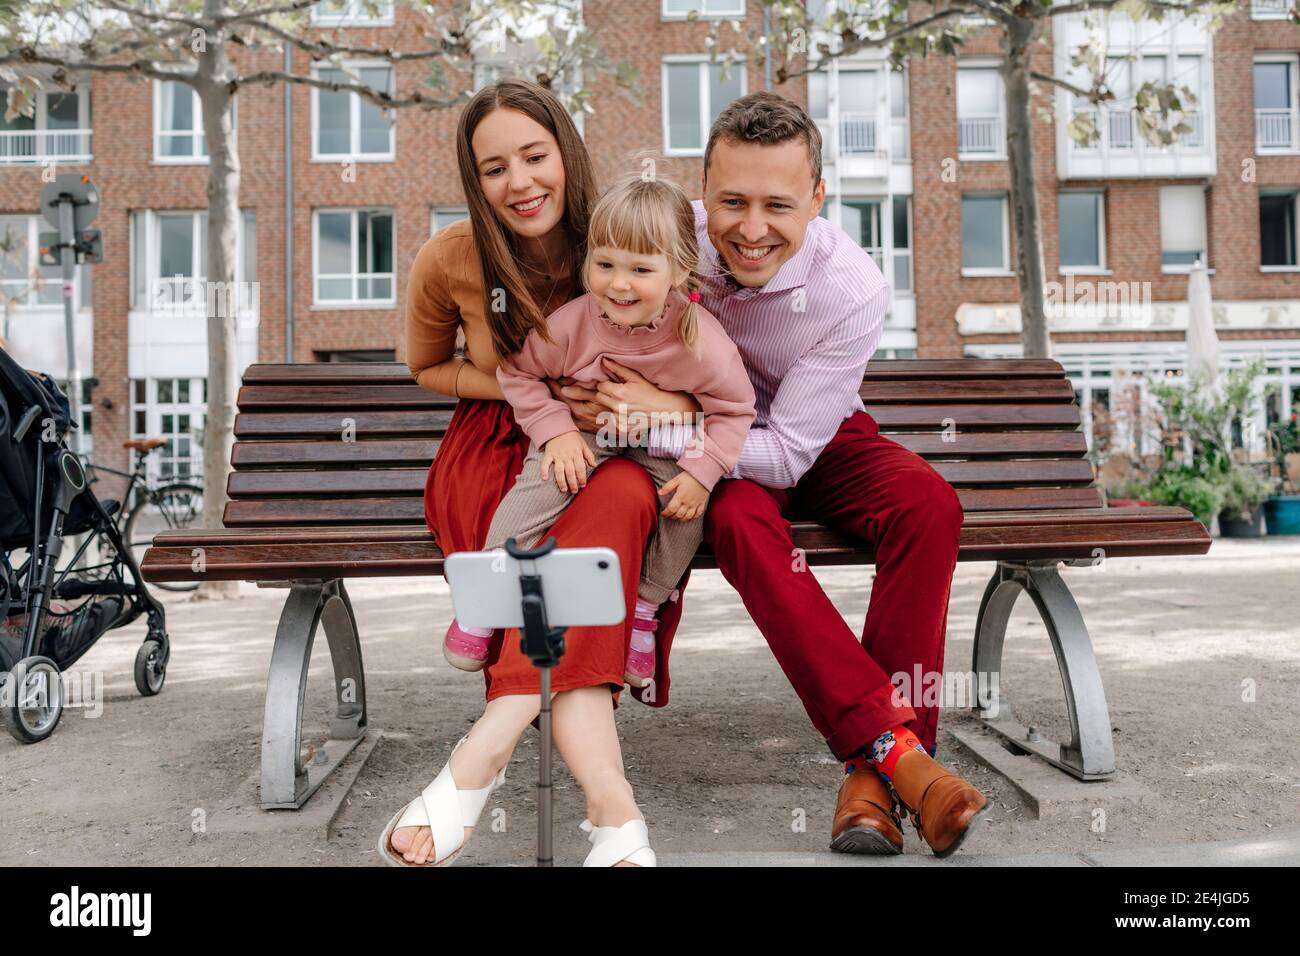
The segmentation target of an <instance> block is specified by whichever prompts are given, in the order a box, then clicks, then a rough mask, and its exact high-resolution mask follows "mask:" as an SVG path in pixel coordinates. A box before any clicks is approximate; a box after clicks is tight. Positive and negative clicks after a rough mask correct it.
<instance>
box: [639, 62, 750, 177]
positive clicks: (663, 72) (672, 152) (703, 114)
mask: <svg viewBox="0 0 1300 956" xmlns="http://www.w3.org/2000/svg"><path fill="white" fill-rule="evenodd" d="M682 63H695V64H698V70H699V85H700V103H699V107H700V114H699V115H700V133H701V136H700V145H699V146H698V147H690V148H685V147H673V146H671V145H670V140H669V138H668V67H669V66H670V65H675V64H682ZM719 65H720V64H716V63H710V62H709V58H708V57H707V56H695V55H693V54H689V53H685V54H683V53H676V54H669V55H668V56H665V57H664V58H663V62H662V63H661V64H660V68H659V89H661V90H663V96H662V97H661V99H662V100H663V103H662V109H661V110H660V112H661V113H662V114H663V116H662V121H663V138H664V155H665V156H703V155H704V150H705V148H706V147H707V146H708V143H709V127H710V126H711V125H712V123H711V121H709V120H708V119H707V117H708V115H709V73H708V71H709V68H710V67H711V66H719ZM730 68H731V69H732V70H735V71H736V72H737V73H739V74H740V93H739V94H738V95H737V97H736V98H737V99H739V98H740V97H741V96H744V95H745V94H746V93H747V92H748V91H749V82H748V81H749V78H748V76H747V75H746V74H747V68H746V62H745V61H744V60H739V61H737V62H735V63H732V64H731V67H730ZM724 108H725V107H724Z"/></svg>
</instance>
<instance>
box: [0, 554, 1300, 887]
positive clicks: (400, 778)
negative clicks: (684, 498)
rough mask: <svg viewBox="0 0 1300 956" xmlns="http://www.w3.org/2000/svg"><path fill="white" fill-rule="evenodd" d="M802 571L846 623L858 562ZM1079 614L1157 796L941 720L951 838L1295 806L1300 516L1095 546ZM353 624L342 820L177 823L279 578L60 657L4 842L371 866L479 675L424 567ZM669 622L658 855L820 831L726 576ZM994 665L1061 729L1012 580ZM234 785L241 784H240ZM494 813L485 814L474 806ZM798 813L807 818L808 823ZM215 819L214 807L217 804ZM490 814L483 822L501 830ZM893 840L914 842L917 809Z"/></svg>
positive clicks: (643, 736)
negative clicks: (980, 760)
mask: <svg viewBox="0 0 1300 956" xmlns="http://www.w3.org/2000/svg"><path fill="white" fill-rule="evenodd" d="M991 571H992V565H988V564H967V565H962V566H960V567H959V568H958V572H957V578H956V582H955V585H954V592H953V599H952V604H951V611H950V618H949V637H948V650H947V658H946V659H947V666H948V667H949V668H950V669H958V670H964V669H965V668H966V667H968V666H969V661H970V650H971V648H970V644H971V642H970V634H971V631H972V629H973V626H974V620H975V613H976V610H977V608H978V605H979V598H980V595H981V593H982V590H983V586H984V583H985V581H986V580H987V578H988V576H989V574H990V573H991ZM816 574H817V577H818V579H819V580H820V581H822V583H823V585H824V586H825V588H826V590H827V592H828V593H829V594H830V595H831V596H832V598H833V599H834V600H835V602H836V604H837V606H839V607H840V609H841V611H842V612H843V613H844V615H845V617H846V619H847V620H848V621H849V622H850V624H851V625H852V626H853V627H854V628H855V629H856V628H858V627H860V624H861V620H862V615H863V614H864V612H865V608H866V604H867V599H868V596H869V593H870V588H869V571H868V570H867V569H863V568H847V569H818V570H817V571H816ZM1065 577H1066V581H1067V583H1068V584H1069V585H1070V586H1071V588H1072V589H1073V590H1074V593H1075V594H1076V596H1077V598H1078V600H1079V604H1080V606H1081V607H1082V610H1083V613H1084V617H1085V620H1086V621H1087V622H1088V625H1089V629H1090V631H1091V634H1092V637H1093V641H1094V644H1095V645H1096V648H1097V654H1098V657H1099V659H1100V662H1101V669H1102V675H1103V677H1104V679H1105V682H1106V693H1107V698H1108V701H1109V705H1110V712H1111V719H1112V723H1113V725H1114V727H1115V731H1116V732H1115V744H1116V751H1117V759H1118V762H1119V766H1120V768H1121V770H1122V771H1123V772H1124V773H1125V774H1127V775H1130V779H1133V780H1136V781H1138V782H1140V783H1141V784H1142V786H1144V787H1145V788H1147V789H1148V790H1149V791H1150V792H1151V793H1152V794H1154V796H1155V799H1154V800H1152V801H1149V802H1147V803H1144V804H1140V805H1133V806H1125V807H1123V808H1116V809H1115V810H1114V812H1110V813H1108V815H1107V821H1106V828H1105V831H1104V832H1102V833H1097V832H1093V829H1092V826H1091V824H1092V818H1091V815H1089V814H1085V813H1080V814H1079V815H1078V816H1075V817H1068V816H1067V817H1064V818H1056V819H1050V820H1037V819H1034V818H1033V816H1032V814H1030V813H1029V812H1028V811H1027V808H1026V807H1025V805H1024V804H1023V803H1022V801H1021V800H1020V798H1019V797H1018V796H1017V793H1016V791H1015V790H1014V789H1013V788H1012V787H1011V785H1010V784H1009V783H1008V782H1007V781H1006V780H1005V779H1003V778H1002V777H1000V776H998V775H997V774H994V773H992V772H989V771H986V770H984V769H983V768H982V767H981V766H980V765H979V764H977V763H976V762H975V761H974V760H973V759H972V758H971V757H970V756H969V755H968V754H967V753H966V752H965V751H964V750H962V749H961V748H960V747H959V746H957V745H955V744H954V742H953V741H952V738H951V737H948V736H947V735H945V734H944V733H943V731H942V727H944V726H955V725H956V722H958V721H962V720H965V719H966V718H965V716H964V714H963V713H962V712H961V711H958V710H955V709H954V710H953V711H950V712H948V713H946V714H945V716H944V718H943V722H942V723H941V733H940V758H941V759H942V760H944V761H945V762H946V763H948V764H950V765H951V766H953V767H954V768H955V769H956V770H957V771H958V772H961V773H963V774H966V775H968V776H969V777H970V778H971V779H972V780H973V781H975V782H976V783H977V784H978V785H979V786H980V787H981V788H983V789H984V790H985V791H986V792H987V793H988V794H989V795H990V796H991V798H992V799H993V801H994V810H993V812H992V813H991V814H989V817H990V819H989V821H988V823H987V824H986V825H985V826H984V827H983V828H982V829H981V830H980V831H979V832H978V833H977V834H975V835H973V836H972V838H971V839H970V840H969V841H967V843H966V845H965V846H964V847H963V848H962V850H961V851H960V853H961V854H963V855H967V854H995V853H996V854H1004V853H1015V852H1020V853H1024V852H1040V851H1041V852H1058V853H1059V852H1081V851H1083V852H1086V851H1088V850H1090V849H1092V850H1097V849H1115V848H1123V847H1152V846H1162V845H1169V844H1178V843H1191V842H1202V841H1210V840H1224V839H1234V838H1240V837H1245V836H1251V835H1266V834H1269V833H1270V832H1271V833H1274V834H1277V833H1280V832H1286V831H1293V830H1296V829H1297V828H1300V756H1298V755H1297V751H1296V748H1295V741H1296V730H1297V726H1298V722H1297V716H1298V713H1297V712H1298V710H1300V539H1287V538H1277V539H1265V540H1263V541H1259V542H1241V541H1233V540H1220V541H1216V542H1215V544H1214V547H1213V550H1212V551H1211V553H1210V554H1209V555H1207V556H1204V557H1195V558H1172V559H1160V560H1156V559H1146V560H1141V559H1124V560H1112V561H1109V562H1107V563H1106V564H1104V565H1103V566H1102V567H1100V568H1085V569H1074V570H1067V571H1066V572H1065ZM349 590H350V593H351V596H352V599H353V603H354V605H355V609H356V613H357V617H358V620H359V624H360V628H361V632H362V649H363V653H364V657H365V663H366V678H367V690H368V696H369V708H370V726H371V727H372V728H376V729H379V730H380V731H382V734H383V736H382V739H381V740H380V742H379V744H378V746H377V747H376V749H375V751H374V752H373V754H372V755H371V757H370V760H369V762H368V763H367V765H366V767H365V768H364V770H363V771H362V773H361V774H360V776H359V778H358V779H357V782H356V785H355V786H354V787H353V789H352V792H351V795H350V798H349V801H348V804H347V806H346V808H345V809H344V811H343V813H342V814H341V816H340V817H339V819H338V821H337V826H336V829H335V832H334V835H333V837H332V838H331V839H329V840H326V839H324V838H323V837H322V836H321V835H320V834H319V833H315V832H304V831H303V830H301V829H299V830H297V831H294V830H292V828H288V827H286V828H284V829H283V830H277V829H276V828H275V827H270V828H265V829H264V830H263V831H262V832H256V833H240V832H198V833H196V832H195V825H194V822H195V821H196V820H198V819H201V818H204V817H205V816H206V815H208V814H212V813H214V812H222V811H223V810H227V809H229V808H230V807H232V805H234V804H236V803H239V802H240V801H241V800H244V797H242V796H241V794H246V791H245V790H243V789H242V788H243V785H244V782H245V781H246V780H247V779H248V778H249V776H250V775H251V774H253V773H255V772H256V769H257V762H258V748H259V737H260V726H261V718H262V702H263V693H264V689H265V681H266V671H267V666H268V662H269V658H270V651H271V641H272V636H273V634H274V627H275V620H276V617H277V614H278V611H279V605H280V603H281V601H282V600H283V597H284V592H283V591H266V590H258V589H256V588H252V587H249V586H245V588H244V590H243V592H242V594H241V597H240V598H239V599H238V600H234V601H225V602H206V601H204V602H195V601H192V600H189V599H188V598H187V597H176V596H168V597H167V603H168V614H169V625H170V631H171V634H172V639H173V642H174V647H173V653H172V660H171V664H170V667H169V672H168V676H167V685H166V687H165V689H164V690H163V692H162V693H161V694H160V695H159V696H157V697H154V698H149V699H144V698H140V697H139V696H138V695H137V694H136V691H135V688H134V685H133V683H132V679H131V663H132V660H133V658H134V654H135V650H136V648H137V646H138V645H139V641H140V640H141V638H142V637H143V634H144V628H143V625H142V624H137V625H133V626H132V627H130V628H126V629H123V630H121V631H117V632H113V633H111V634H110V635H108V636H107V637H106V638H105V639H104V640H102V641H101V642H100V644H99V645H98V646H97V647H96V648H95V649H94V650H93V651H92V652H91V653H90V654H88V655H87V656H86V657H85V658H83V659H82V660H81V661H80V662H79V663H78V665H77V666H76V667H75V668H74V669H73V675H72V676H73V679H82V680H91V681H93V680H96V679H102V681H103V708H102V714H100V715H99V716H98V717H95V718H93V719H89V718H88V713H87V712H85V711H77V710H69V711H68V712H67V713H66V714H65V716H64V718H63V722H62V723H61V724H60V726H59V728H58V729H57V731H56V733H55V734H54V735H53V737H51V738H50V739H49V740H47V741H45V742H44V743H41V744H38V745H35V746H20V745H19V744H17V743H15V742H14V741H12V740H11V739H10V738H9V737H8V736H7V735H5V736H0V863H4V864H6V865H12V864H55V863H58V864H78V865H85V864H110V865H122V864H126V865H132V864H166V865H175V864H181V865H191V864H212V863H216V864H225V865H231V864H274V863H281V864H283V863H288V864H307V865H310V864H319V863H328V864H333V865H365V866H369V865H375V864H377V863H378V862H379V860H378V857H377V856H376V854H375V853H374V850H373V847H374V841H375V838H376V836H377V834H378V832H379V830H380V828H381V827H382V826H383V824H384V823H385V822H386V821H387V819H388V817H389V816H390V815H391V814H392V813H393V812H394V811H395V810H396V809H397V808H398V807H400V806H401V805H402V804H403V803H404V802H406V801H407V800H409V799H410V798H411V797H412V796H414V795H415V794H416V793H417V792H418V791H419V790H420V789H421V788H422V787H423V786H424V785H425V784H426V783H427V782H428V780H429V779H431V778H432V777H433V776H434V775H435V774H436V773H437V771H438V769H439V768H440V767H441V766H442V764H443V763H444V762H445V759H446V755H447V753H448V751H449V748H450V745H451V744H452V743H453V742H454V741H455V740H456V739H457V738H458V737H459V736H460V734H461V733H463V732H464V730H465V728H466V727H467V726H468V725H469V724H470V723H471V722H472V720H473V719H474V718H475V717H476V716H477V715H478V713H480V712H481V708H482V685H481V682H480V681H479V680H478V679H477V678H476V677H474V676H472V675H465V674H462V673H460V672H458V671H455V670H453V669H452V668H450V667H449V666H448V665H446V664H445V663H444V662H443V660H442V657H441V654H440V653H439V648H438V642H439V640H440V638H441V634H442V631H443V629H445V625H446V621H447V620H448V617H449V614H450V599H449V596H448V593H447V588H446V585H445V584H444V583H443V582H442V581H441V579H438V580H436V581H428V580H421V579H396V580H388V581H370V582H355V583H353V584H350V585H349ZM687 600H688V603H687V610H686V615H685V619H684V621H683V626H682V628H681V630H680V631H679V634H678V637H677V640H676V642H675V644H674V658H673V665H674V666H673V677H674V682H673V691H672V693H673V699H672V703H671V704H670V705H669V706H668V707H667V708H664V709H661V710H651V709H650V708H647V707H643V706H642V705H640V704H638V703H636V702H635V701H633V700H631V699H630V698H627V697H625V698H624V700H625V703H624V705H623V706H622V707H621V708H620V709H619V714H618V720H619V727H620V731H621V733H622V735H623V741H624V743H623V746H624V755H625V758H626V762H627V767H628V776H629V779H630V780H631V781H632V784H633V786H634V788H635V790H636V794H637V798H638V800H639V801H640V802H641V804H642V806H643V808H644V811H645V814H646V817H647V819H648V821H649V822H650V825H651V833H652V839H653V840H654V844H655V847H656V849H657V850H659V851H660V852H661V853H664V854H670V853H673V852H679V853H685V852H690V853H695V854H698V853H710V852H718V853H728V854H734V853H744V852H751V851H762V852H770V853H802V854H813V853H827V852H829V851H828V850H827V849H826V845H827V843H828V841H829V831H830V821H831V816H832V813H833V811H834V799H835V790H836V788H837V786H838V784H839V779H840V768H839V766H838V764H837V763H836V762H835V760H834V759H833V758H832V757H831V755H830V753H829V752H828V751H827V750H826V748H825V746H824V744H823V742H822V741H821V739H820V738H819V737H818V735H817V734H816V733H815V731H814V730H813V728H812V726H811V724H810V723H809V721H808V719H807V717H806V715H805V714H804V712H803V709H802V707H801V706H800V704H799V702H798V699H797V698H796V697H795V695H794V692H793V690H792V689H791V688H790V686H789V684H788V683H787V682H786V680H785V679H784V677H783V675H782V674H781V672H780V670H779V668H778V667H777V665H776V663H775V661H774V660H773V659H772V657H771V654H770V653H769V652H768V650H767V646H766V644H765V643H764V641H763V639H762V637H761V636H760V635H759V633H758V631H757V629H756V628H755V627H754V626H753V624H752V623H751V622H750V620H749V617H748V615H747V614H746V613H745V610H744V608H743V606H742V605H741V603H740V601H739V599H738V598H737V596H736V595H735V593H734V592H733V591H732V590H731V589H730V588H729V587H728V586H727V584H726V582H725V581H724V580H723V579H722V577H721V576H720V575H719V574H717V573H716V572H708V573H700V574H697V575H695V576H693V578H692V582H691V587H690V591H689V592H688V599H687ZM1005 659H1006V661H1005V667H1006V673H1005V674H1004V676H1003V685H1004V687H1005V688H1006V689H1007V690H1008V692H1009V693H1010V694H1011V695H1012V698H1013V699H1014V700H1015V702H1016V713H1017V717H1018V718H1020V719H1021V720H1022V721H1024V722H1028V723H1034V724H1036V725H1037V726H1039V727H1040V728H1042V730H1043V732H1044V733H1045V734H1047V735H1048V736H1055V737H1057V738H1060V737H1063V736H1065V728H1066V726H1067V723H1066V717H1065V711H1064V705H1063V703H1062V701H1061V698H1060V682H1059V678H1058V676H1057V674H1056V668H1055V660H1054V657H1053V655H1052V652H1051V648H1050V645H1049V643H1048V641H1047V640H1046V637H1045V635H1044V634H1043V630H1042V627H1041V625H1040V624H1039V622H1038V620H1037V617H1036V616H1035V615H1034V613H1033V611H1032V608H1031V606H1030V605H1029V604H1028V602H1023V603H1022V604H1021V605H1020V606H1018V607H1017V610H1016V614H1015V615H1014V617H1013V619H1012V625H1011V629H1010V631H1009V635H1008V639H1007V648H1006V655H1005ZM311 673H312V678H313V682H312V684H311V685H310V687H309V689H308V694H307V702H306V713H307V715H308V716H307V718H306V721H307V733H308V735H309V738H310V739H312V740H318V739H320V738H321V737H323V736H324V735H325V732H326V727H327V723H326V719H325V715H327V714H328V712H329V708H330V706H331V701H330V697H331V694H332V690H331V684H330V679H329V656H328V650H327V647H326V644H325V641H324V640H323V639H321V640H319V641H318V642H317V646H316V650H315V655H314V657H313V661H312V671H311ZM536 759H537V748H536V737H535V735H534V734H532V733H529V734H528V735H526V736H525V739H524V741H523V742H522V744H521V746H520V748H519V750H518V751H517V752H516V756H515V759H514V762H513V763H512V765H511V769H510V774H509V779H508V781H507V784H506V786H505V787H504V788H503V789H502V790H501V791H499V792H498V794H496V795H495V796H494V797H493V800H492V802H491V804H490V807H491V808H492V809H493V811H494V812H495V815H494V817H491V818H490V817H489V816H487V815H485V816H484V818H483V822H484V825H483V826H481V827H480V828H479V832H478V834H477V835H476V837H475V839H474V840H473V841H472V842H471V843H470V845H469V846H468V848H467V849H466V852H465V853H464V854H463V856H462V860H464V861H465V862H466V863H479V864H483V863H521V864H523V863H528V862H529V861H530V860H531V858H532V854H533V849H534V842H533V841H534V839H535V826H536V824H535V817H534V806H535V804H534V790H533V786H532V783H533V781H534V780H535V778H536V773H535V771H536ZM557 764H558V766H559V771H558V774H557V791H556V810H555V820H556V859H557V861H558V862H561V863H578V862H580V861H581V859H582V857H583V856H584V854H585V850H586V842H585V835H584V834H582V833H581V832H579V830H578V829H577V824H578V822H579V821H580V820H581V819H582V818H583V816H584V812H583V802H582V798H581V793H580V792H579V791H578V789H577V788H576V786H575V785H574V784H573V782H572V779H571V778H569V777H568V775H567V773H566V772H565V771H564V770H563V765H562V763H559V762H558V761H557ZM245 802H246V800H245ZM492 819H495V820H496V821H497V826H496V827H495V828H493V827H489V826H488V825H487V824H488V823H489V821H490V820H492ZM801 824H802V825H801ZM214 829H215V828H214ZM497 831H501V832H497ZM907 839H908V843H907V852H908V853H909V854H925V853H927V852H928V851H927V850H926V849H925V848H924V846H923V844H921V842H920V841H919V839H918V838H916V837H915V835H914V834H913V833H912V832H911V831H910V830H909V833H908V838H907Z"/></svg>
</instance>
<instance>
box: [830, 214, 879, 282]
mask: <svg viewBox="0 0 1300 956" xmlns="http://www.w3.org/2000/svg"><path fill="white" fill-rule="evenodd" d="M880 206H881V200H879V199H845V200H843V201H842V202H841V203H840V225H841V227H842V228H843V229H844V231H845V232H847V233H848V234H849V235H850V236H852V237H853V239H854V241H855V242H857V244H858V245H860V246H861V247H862V248H863V250H864V251H865V252H866V253H867V254H868V255H869V256H871V258H872V259H874V260H876V267H877V268H879V269H880V271H881V272H884V271H885V238H884V223H883V222H882V218H883V217H882V215H881V208H880Z"/></svg>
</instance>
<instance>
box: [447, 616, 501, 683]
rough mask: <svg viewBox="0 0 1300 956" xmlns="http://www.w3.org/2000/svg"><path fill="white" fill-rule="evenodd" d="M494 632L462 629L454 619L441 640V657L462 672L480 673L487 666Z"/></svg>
mask: <svg viewBox="0 0 1300 956" xmlns="http://www.w3.org/2000/svg"><path fill="white" fill-rule="evenodd" d="M495 633H496V632H495V631H492V630H489V629H488V628H485V627H462V626H461V624H460V622H459V621H457V620H456V619H455V618H452V620H451V627H449V628H447V636H446V637H444V638H443V640H442V656H443V657H445V658H447V663H448V664H450V665H451V666H452V667H455V668H457V669H458V670H462V671H481V670H482V669H483V668H484V667H486V666H487V659H488V652H489V651H490V650H491V647H492V637H493V635H494V634H495Z"/></svg>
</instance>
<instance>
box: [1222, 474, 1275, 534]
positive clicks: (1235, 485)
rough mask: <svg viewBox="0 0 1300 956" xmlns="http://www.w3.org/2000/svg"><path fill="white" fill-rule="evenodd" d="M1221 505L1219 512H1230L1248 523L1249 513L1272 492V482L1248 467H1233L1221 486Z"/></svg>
mask: <svg viewBox="0 0 1300 956" xmlns="http://www.w3.org/2000/svg"><path fill="white" fill-rule="evenodd" d="M1222 488H1223V503H1222V504H1221V505H1220V510H1222V511H1231V512H1233V513H1234V514H1236V515H1239V516H1240V517H1241V520H1243V521H1249V520H1250V515H1251V512H1253V511H1254V510H1255V509H1256V508H1258V507H1259V506H1260V505H1262V504H1263V503H1264V501H1265V500H1266V499H1267V498H1268V496H1269V495H1271V494H1272V493H1273V491H1274V484H1273V482H1272V481H1271V480H1270V479H1268V478H1266V477H1264V476H1263V475H1261V474H1260V473H1259V471H1258V470H1256V469H1255V468H1252V467H1251V466H1249V465H1233V466H1232V469H1231V470H1230V471H1229V472H1228V474H1227V476H1226V478H1225V479H1224V481H1223V484H1222Z"/></svg>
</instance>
